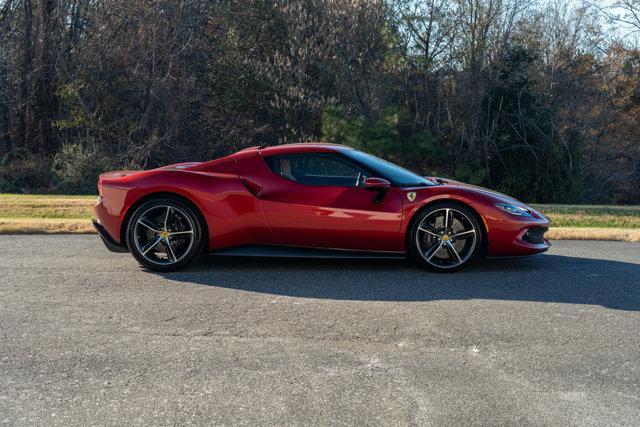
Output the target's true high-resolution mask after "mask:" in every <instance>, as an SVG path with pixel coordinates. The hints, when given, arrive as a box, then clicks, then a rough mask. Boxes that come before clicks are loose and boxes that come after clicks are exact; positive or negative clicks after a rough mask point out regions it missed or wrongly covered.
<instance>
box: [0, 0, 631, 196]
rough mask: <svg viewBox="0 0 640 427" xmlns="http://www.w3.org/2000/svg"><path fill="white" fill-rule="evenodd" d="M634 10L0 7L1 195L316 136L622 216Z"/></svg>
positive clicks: (474, 2) (65, 1) (90, 3)
mask: <svg viewBox="0 0 640 427" xmlns="http://www.w3.org/2000/svg"><path fill="white" fill-rule="evenodd" d="M639 17H640V1H637V0H622V1H620V2H618V3H615V4H611V3H610V2H607V3H606V4H599V3H582V4H580V3H576V2H569V1H558V0H555V1H553V0H552V1H548V0H369V1H363V0H0V192H67V193H94V192H95V191H96V189H95V185H96V178H97V175H98V174H99V173H100V172H102V171H105V170H112V169H130V168H151V167H155V166H159V165H162V164H167V163H175V162H179V161H187V160H189V161H191V160H207V159H211V158H214V157H217V156H220V155H224V154H228V153H230V152H233V151H235V150H237V149H240V148H244V147H247V146H252V145H274V144H281V143H288V142H296V141H309V140H323V141H328V142H337V143H343V144H347V145H351V146H354V147H356V148H359V149H362V150H366V151H368V152H371V153H373V154H376V155H379V156H382V157H384V158H386V159H389V160H391V161H394V162H396V163H399V164H401V165H404V166H406V167H409V168H411V169H413V170H415V171H417V172H419V173H422V174H424V175H438V176H445V177H451V178H455V179H460V180H464V181H467V182H471V183H474V184H478V185H484V186H489V187H492V188H495V189H498V190H501V191H504V192H506V193H509V194H512V195H514V196H517V197H520V198H522V199H524V200H526V201H531V202H587V203H640V142H639V141H640V50H639V49H638V43H637V38H636V37H635V36H636V33H637V32H638V31H640V19H639Z"/></svg>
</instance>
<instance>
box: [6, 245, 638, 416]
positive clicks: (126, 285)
mask: <svg viewBox="0 0 640 427" xmlns="http://www.w3.org/2000/svg"><path fill="white" fill-rule="evenodd" d="M639 332H640V244H632V243H613V242H569V241H567V242H555V243H554V246H553V248H552V249H551V250H550V252H549V253H548V254H546V255H542V256H538V257H534V258H527V259H519V260H495V261H490V262H487V263H478V264H476V265H474V266H472V268H470V269H468V270H465V271H463V272H461V273H457V274H434V273H430V272H426V271H423V270H420V269H418V268H416V267H414V266H413V265H412V264H411V263H409V262H403V261H380V260H377V261H362V260H359V261H354V260H348V261H339V260H338V261H335V260H291V259H284V260H269V259H267V260H254V259H215V258H209V259H204V260H202V261H200V262H199V263H198V264H197V265H195V266H194V267H192V268H189V269H187V270H185V271H182V272H176V273H170V274H156V273H150V272H146V271H143V270H141V269H140V268H139V267H138V266H137V265H136V263H135V262H134V260H133V258H132V257H131V256H129V255H128V254H112V253H110V252H107V251H106V249H104V247H103V246H102V244H101V243H100V242H99V241H98V238H97V237H96V236H0V422H3V421H4V422H9V423H35V422H38V423H100V424H102V423H110V424H121V423H132V422H133V423H136V422H137V423H153V424H157V423H183V422H214V423H225V422H226V423H317V424H327V423H343V424H356V423H358V424H359V423H427V422H428V423H439V424H444V423H447V424H449V423H492V424H493V423H590V424H600V423H608V424H610V423H627V424H632V423H637V422H638V420H639V419H640V334H639Z"/></svg>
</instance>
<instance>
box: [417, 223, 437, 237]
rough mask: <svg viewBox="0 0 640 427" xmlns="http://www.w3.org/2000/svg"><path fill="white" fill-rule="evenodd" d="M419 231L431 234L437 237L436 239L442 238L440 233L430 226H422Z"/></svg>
mask: <svg viewBox="0 0 640 427" xmlns="http://www.w3.org/2000/svg"><path fill="white" fill-rule="evenodd" d="M418 230H420V231H423V232H425V233H427V234H431V235H432V236H435V237H440V235H439V234H438V232H437V231H436V230H435V229H433V228H431V227H430V226H428V225H427V226H423V225H420V227H418Z"/></svg>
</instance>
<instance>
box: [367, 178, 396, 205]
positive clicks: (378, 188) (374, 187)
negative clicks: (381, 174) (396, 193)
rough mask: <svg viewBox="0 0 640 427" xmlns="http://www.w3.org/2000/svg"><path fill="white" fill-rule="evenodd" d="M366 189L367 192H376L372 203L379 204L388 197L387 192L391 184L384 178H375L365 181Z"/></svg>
mask: <svg viewBox="0 0 640 427" xmlns="http://www.w3.org/2000/svg"><path fill="white" fill-rule="evenodd" d="M364 188H366V189H367V190H371V191H375V193H376V195H375V196H374V197H373V200H372V203H373V204H374V205H375V204H378V203H380V202H381V201H382V199H384V196H386V195H387V191H389V188H391V183H390V182H389V181H387V180H386V179H384V178H376V177H374V176H372V177H369V178H367V179H365V180H364Z"/></svg>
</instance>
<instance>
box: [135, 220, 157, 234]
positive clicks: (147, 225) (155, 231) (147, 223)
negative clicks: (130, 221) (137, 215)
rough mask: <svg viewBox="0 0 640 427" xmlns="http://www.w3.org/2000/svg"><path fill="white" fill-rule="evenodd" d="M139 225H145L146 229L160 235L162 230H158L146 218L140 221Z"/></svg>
mask: <svg viewBox="0 0 640 427" xmlns="http://www.w3.org/2000/svg"><path fill="white" fill-rule="evenodd" d="M138 224H140V225H144V226H145V227H147V228H148V229H149V230H151V231H153V232H154V233H160V230H158V229H157V228H156V226H155V225H153V224H152V223H151V222H149V220H148V219H146V218H145V219H140V220H139V221H138Z"/></svg>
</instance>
